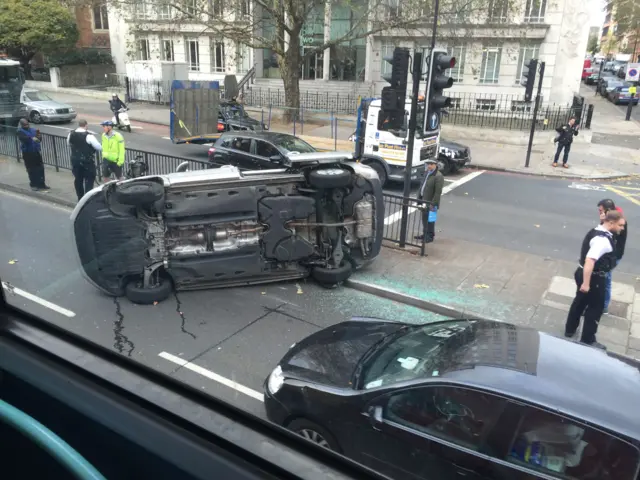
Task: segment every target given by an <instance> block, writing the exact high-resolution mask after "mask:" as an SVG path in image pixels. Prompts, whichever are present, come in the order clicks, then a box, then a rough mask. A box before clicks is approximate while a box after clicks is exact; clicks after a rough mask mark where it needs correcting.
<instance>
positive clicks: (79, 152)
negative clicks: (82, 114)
mask: <svg viewBox="0 0 640 480" xmlns="http://www.w3.org/2000/svg"><path fill="white" fill-rule="evenodd" d="M67 143H68V144H69V146H71V172H72V173H73V177H74V179H75V180H74V181H73V186H74V187H75V189H76V196H77V197H78V201H80V199H81V198H82V197H83V196H84V194H85V193H87V192H88V191H89V190H91V189H92V188H93V184H94V182H95V181H96V161H95V152H99V151H101V150H102V145H101V144H100V143H99V142H98V140H97V139H96V137H95V136H93V134H91V133H89V131H88V130H87V121H86V120H79V121H78V128H77V129H76V130H75V131H73V132H71V133H69V136H68V137H67Z"/></svg>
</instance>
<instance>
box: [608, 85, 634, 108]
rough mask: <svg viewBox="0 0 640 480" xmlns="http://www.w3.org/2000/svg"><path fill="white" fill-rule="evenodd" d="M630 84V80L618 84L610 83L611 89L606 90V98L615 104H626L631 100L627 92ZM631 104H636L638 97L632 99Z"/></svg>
mask: <svg viewBox="0 0 640 480" xmlns="http://www.w3.org/2000/svg"><path fill="white" fill-rule="evenodd" d="M631 85H632V84H631V83H630V82H620V83H619V84H615V85H613V84H612V85H611V87H612V88H611V90H608V98H609V100H610V101H611V102H613V103H615V104H616V105H621V104H624V105H626V104H628V103H629V102H630V101H631V94H630V93H629V87H630V86H631ZM633 104H634V105H637V104H638V98H637V97H636V98H634V99H633Z"/></svg>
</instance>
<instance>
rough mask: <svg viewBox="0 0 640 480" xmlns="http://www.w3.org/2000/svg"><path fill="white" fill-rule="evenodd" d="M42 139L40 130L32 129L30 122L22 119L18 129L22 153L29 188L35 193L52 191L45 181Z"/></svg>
mask: <svg viewBox="0 0 640 480" xmlns="http://www.w3.org/2000/svg"><path fill="white" fill-rule="evenodd" d="M41 139H42V137H41V135H40V130H36V129H35V128H31V126H30V125H29V120H27V119H26V118H21V119H20V127H19V128H18V140H20V151H21V152H22V159H23V160H24V166H25V168H26V169H27V175H28V176H29V186H30V187H31V190H33V191H35V192H42V191H47V190H50V188H49V187H48V186H47V184H46V183H45V181H44V163H43V161H42V155H41V153H40V150H41V149H42V145H41V143H40V142H41Z"/></svg>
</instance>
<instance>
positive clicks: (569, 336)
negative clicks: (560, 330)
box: [564, 332, 576, 338]
mask: <svg viewBox="0 0 640 480" xmlns="http://www.w3.org/2000/svg"><path fill="white" fill-rule="evenodd" d="M575 334H576V332H564V336H565V337H567V338H573V337H574V336H575Z"/></svg>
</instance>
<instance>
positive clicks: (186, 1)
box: [182, 0, 199, 17]
mask: <svg viewBox="0 0 640 480" xmlns="http://www.w3.org/2000/svg"><path fill="white" fill-rule="evenodd" d="M182 2H183V6H182V8H183V9H184V13H185V14H187V15H191V16H192V17H197V16H198V14H199V12H198V0H182Z"/></svg>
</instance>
